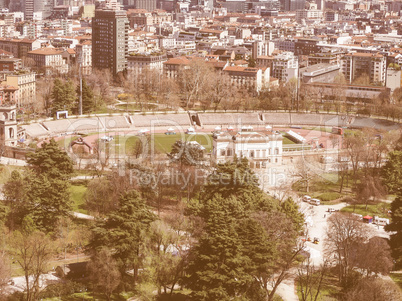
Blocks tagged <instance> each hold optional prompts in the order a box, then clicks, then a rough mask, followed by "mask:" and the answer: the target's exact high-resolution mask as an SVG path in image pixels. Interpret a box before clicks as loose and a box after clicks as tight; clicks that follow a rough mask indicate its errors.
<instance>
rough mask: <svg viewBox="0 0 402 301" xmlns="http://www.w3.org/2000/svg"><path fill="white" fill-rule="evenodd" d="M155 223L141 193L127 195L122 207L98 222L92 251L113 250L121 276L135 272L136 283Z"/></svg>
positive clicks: (93, 233)
mask: <svg viewBox="0 0 402 301" xmlns="http://www.w3.org/2000/svg"><path fill="white" fill-rule="evenodd" d="M154 220H155V216H154V214H153V213H152V212H151V211H150V209H149V208H148V207H147V205H146V203H145V201H144V200H143V199H141V198H140V195H139V194H138V192H136V191H133V190H132V191H128V192H125V193H123V194H121V196H120V199H119V208H118V209H116V210H115V211H113V212H111V213H109V214H108V215H107V216H106V219H99V220H97V221H96V224H95V226H94V227H93V228H92V238H91V242H90V244H89V245H90V247H91V249H93V250H100V249H102V248H104V247H107V248H113V249H114V254H113V257H114V258H115V259H116V260H117V263H118V265H119V267H120V270H121V273H122V274H123V273H125V272H126V271H127V270H128V269H133V270H134V281H133V283H134V284H136V282H137V278H138V270H139V268H140V266H141V261H142V254H141V250H142V248H143V245H144V241H145V236H146V232H147V231H148V229H149V226H150V224H151V223H152V222H153V221H154Z"/></svg>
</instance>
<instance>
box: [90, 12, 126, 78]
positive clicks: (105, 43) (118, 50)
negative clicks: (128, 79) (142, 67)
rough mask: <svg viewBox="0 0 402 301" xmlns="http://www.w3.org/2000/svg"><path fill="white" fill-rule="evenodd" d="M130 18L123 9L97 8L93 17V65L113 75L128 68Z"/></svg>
mask: <svg viewBox="0 0 402 301" xmlns="http://www.w3.org/2000/svg"><path fill="white" fill-rule="evenodd" d="M128 27H129V23H128V19H127V13H126V12H125V11H122V10H112V9H99V10H98V9H97V10H96V11H95V17H94V18H93V19H92V66H93V68H95V69H109V70H110V71H111V72H112V74H113V75H116V74H117V73H119V72H122V71H125V70H126V69H127V55H128Z"/></svg>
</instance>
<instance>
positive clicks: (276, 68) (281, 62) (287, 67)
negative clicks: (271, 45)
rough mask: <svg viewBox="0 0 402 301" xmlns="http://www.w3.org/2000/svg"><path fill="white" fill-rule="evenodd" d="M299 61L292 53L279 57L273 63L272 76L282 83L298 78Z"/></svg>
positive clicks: (285, 53) (282, 54)
mask: <svg viewBox="0 0 402 301" xmlns="http://www.w3.org/2000/svg"><path fill="white" fill-rule="evenodd" d="M297 70H298V60H297V57H295V56H294V54H293V53H291V52H284V53H281V54H279V55H277V56H276V57H275V59H274V61H273V62H272V76H273V77H274V78H277V79H279V81H281V82H287V81H289V80H290V79H292V78H297V75H298V74H297Z"/></svg>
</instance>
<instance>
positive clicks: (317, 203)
mask: <svg viewBox="0 0 402 301" xmlns="http://www.w3.org/2000/svg"><path fill="white" fill-rule="evenodd" d="M320 203H321V201H320V200H319V199H311V200H310V204H311V205H315V206H318V205H320Z"/></svg>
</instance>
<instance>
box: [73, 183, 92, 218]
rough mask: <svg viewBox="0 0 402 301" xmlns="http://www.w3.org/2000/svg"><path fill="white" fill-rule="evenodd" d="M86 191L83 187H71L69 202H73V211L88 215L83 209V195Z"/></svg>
mask: <svg viewBox="0 0 402 301" xmlns="http://www.w3.org/2000/svg"><path fill="white" fill-rule="evenodd" d="M86 191H87V187H86V186H84V185H71V187H70V193H71V200H72V201H73V211H75V212H80V213H84V214H88V211H87V210H86V209H85V200H84V195H85V192H86Z"/></svg>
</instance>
